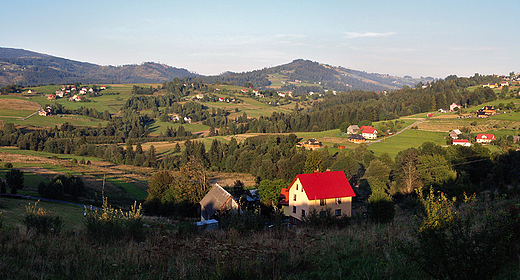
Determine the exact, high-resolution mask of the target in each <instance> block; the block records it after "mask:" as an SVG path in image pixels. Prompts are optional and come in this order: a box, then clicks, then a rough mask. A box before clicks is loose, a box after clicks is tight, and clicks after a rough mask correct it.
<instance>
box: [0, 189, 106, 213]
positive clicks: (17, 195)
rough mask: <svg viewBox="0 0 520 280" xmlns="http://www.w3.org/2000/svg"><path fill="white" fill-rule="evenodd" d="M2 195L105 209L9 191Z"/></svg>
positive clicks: (90, 208) (91, 208) (0, 195)
mask: <svg viewBox="0 0 520 280" xmlns="http://www.w3.org/2000/svg"><path fill="white" fill-rule="evenodd" d="M0 197H8V198H24V199H33V200H41V201H47V202H54V203H63V204H70V205H75V206H79V207H81V208H86V209H89V210H103V209H102V208H99V207H96V206H92V205H86V204H81V203H74V202H70V201H64V200H59V199H52V198H44V197H37V196H30V195H22V194H15V195H13V194H9V193H3V194H0Z"/></svg>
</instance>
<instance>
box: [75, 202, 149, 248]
mask: <svg viewBox="0 0 520 280" xmlns="http://www.w3.org/2000/svg"><path fill="white" fill-rule="evenodd" d="M141 212H142V208H141V205H140V204H139V205H137V202H136V203H134V205H133V206H132V208H131V210H130V211H128V212H123V211H121V210H117V209H114V208H112V207H111V206H110V205H108V201H107V198H103V209H102V211H98V210H90V209H85V213H86V216H85V226H86V230H87V234H88V235H89V236H91V237H93V238H94V239H95V240H99V241H101V242H114V241H116V240H124V239H134V240H142V239H143V238H144V227H143V222H142V213H141Z"/></svg>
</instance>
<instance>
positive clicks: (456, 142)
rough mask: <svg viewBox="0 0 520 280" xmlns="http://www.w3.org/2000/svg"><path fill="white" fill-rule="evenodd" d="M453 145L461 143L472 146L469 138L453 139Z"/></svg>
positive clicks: (461, 144)
mask: <svg viewBox="0 0 520 280" xmlns="http://www.w3.org/2000/svg"><path fill="white" fill-rule="evenodd" d="M451 144H452V145H460V146H466V147H469V146H471V143H470V142H469V140H468V139H453V142H452V143H451Z"/></svg>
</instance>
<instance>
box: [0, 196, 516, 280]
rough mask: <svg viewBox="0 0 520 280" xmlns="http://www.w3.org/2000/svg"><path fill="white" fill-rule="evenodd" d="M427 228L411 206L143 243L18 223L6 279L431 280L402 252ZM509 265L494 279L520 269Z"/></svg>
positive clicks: (152, 237)
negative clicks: (378, 214) (367, 215)
mask: <svg viewBox="0 0 520 280" xmlns="http://www.w3.org/2000/svg"><path fill="white" fill-rule="evenodd" d="M497 206H500V205H499V204H497ZM107 219H109V218H108V217H107ZM143 221H144V222H147V220H146V219H143ZM148 223H149V224H151V223H150V222H148ZM419 225H420V221H419V220H418V219H415V218H414V217H413V216H412V215H411V214H408V213H406V212H404V211H398V213H397V214H396V218H395V219H394V221H393V222H391V223H389V224H375V223H370V222H368V221H367V220H366V219H353V220H352V221H351V222H350V223H349V224H348V225H347V226H346V227H342V228H335V227H331V228H328V229H327V228H320V227H281V228H276V229H265V230H261V231H244V232H240V231H238V230H236V229H230V230H214V231H193V232H180V231H179V230H177V229H176V228H172V227H167V226H161V225H160V224H159V225H158V226H155V227H152V228H150V229H148V230H147V232H146V234H145V235H144V238H143V239H142V240H140V241H137V240H134V239H131V238H130V239H128V238H121V239H114V240H113V241H112V242H108V243H103V242H97V237H96V236H93V235H92V234H91V232H89V231H84V232H82V231H79V232H71V231H69V232H66V233H64V234H61V235H58V236H56V235H47V236H37V237H33V236H30V235H28V234H23V233H22V232H19V231H17V230H15V229H12V228H11V229H10V230H0V240H1V241H2V242H0V260H2V261H0V279H28V278H31V279H32V278H40V279H48V278H52V279H65V278H67V279H68V278H73V279H121V278H124V279H431V276H429V275H428V274H426V273H425V272H423V271H422V270H421V267H420V266H419V265H418V264H417V263H415V262H414V261H413V259H410V258H409V257H407V256H406V255H405V254H403V253H402V252H401V251H400V250H399V249H398V248H399V247H400V244H402V242H408V241H409V242H414V241H416V236H415V234H416V232H417V229H418V228H419ZM504 269H507V270H508V271H507V272H504V271H501V272H499V273H497V274H496V275H495V276H494V277H495V278H494V279H503V278H504V275H506V276H505V277H506V278H507V277H509V278H514V277H513V276H514V275H516V274H515V273H518V268H515V267H505V268H504ZM492 279H493V278H492Z"/></svg>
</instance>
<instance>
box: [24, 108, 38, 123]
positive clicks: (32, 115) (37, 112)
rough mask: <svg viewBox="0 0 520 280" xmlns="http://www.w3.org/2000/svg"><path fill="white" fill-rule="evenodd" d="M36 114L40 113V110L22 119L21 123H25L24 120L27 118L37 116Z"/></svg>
mask: <svg viewBox="0 0 520 280" xmlns="http://www.w3.org/2000/svg"><path fill="white" fill-rule="evenodd" d="M38 112H40V110H38V111H36V112H34V113H32V114H30V115H29V116H27V117H25V118H22V121H25V120H26V119H28V118H30V117H32V116H34V115H36V114H38Z"/></svg>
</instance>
